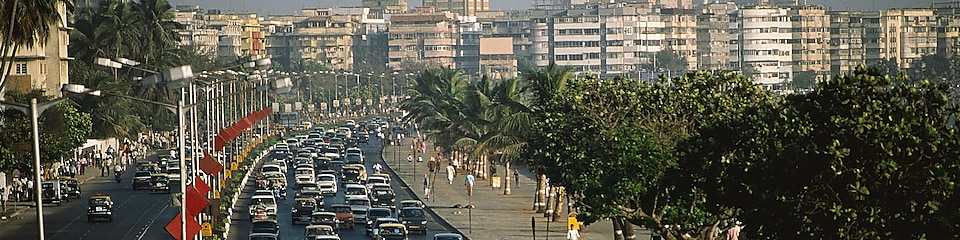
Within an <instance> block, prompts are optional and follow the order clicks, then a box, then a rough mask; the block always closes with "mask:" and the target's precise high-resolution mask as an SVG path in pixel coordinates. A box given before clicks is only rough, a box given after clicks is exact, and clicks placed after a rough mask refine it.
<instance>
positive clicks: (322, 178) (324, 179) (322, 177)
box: [320, 176, 337, 182]
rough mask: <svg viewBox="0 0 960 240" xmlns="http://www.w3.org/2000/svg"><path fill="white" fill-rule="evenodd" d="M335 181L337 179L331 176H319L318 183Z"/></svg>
mask: <svg viewBox="0 0 960 240" xmlns="http://www.w3.org/2000/svg"><path fill="white" fill-rule="evenodd" d="M336 180H337V179H336V178H334V177H333V176H320V181H329V182H332V181H336Z"/></svg>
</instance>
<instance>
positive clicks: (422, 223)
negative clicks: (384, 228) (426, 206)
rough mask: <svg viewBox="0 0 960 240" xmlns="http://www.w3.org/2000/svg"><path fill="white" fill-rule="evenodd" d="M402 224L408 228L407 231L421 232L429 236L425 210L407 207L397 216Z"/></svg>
mask: <svg viewBox="0 0 960 240" xmlns="http://www.w3.org/2000/svg"><path fill="white" fill-rule="evenodd" d="M397 215H398V217H399V218H400V222H401V223H403V225H406V226H407V231H411V232H412V231H414V230H417V231H421V232H423V234H427V214H426V212H425V211H424V210H423V208H419V207H405V208H403V209H400V212H399V213H398V214H397Z"/></svg>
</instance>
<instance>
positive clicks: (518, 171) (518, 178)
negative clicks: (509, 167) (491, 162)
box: [513, 168, 520, 189]
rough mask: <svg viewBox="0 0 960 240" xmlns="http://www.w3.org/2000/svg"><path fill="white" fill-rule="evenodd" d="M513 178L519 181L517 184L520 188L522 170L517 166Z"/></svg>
mask: <svg viewBox="0 0 960 240" xmlns="http://www.w3.org/2000/svg"><path fill="white" fill-rule="evenodd" d="M513 179H514V180H516V181H517V184H515V185H516V188H517V189H520V170H519V169H516V168H514V169H513Z"/></svg>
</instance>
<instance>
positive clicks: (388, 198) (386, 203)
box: [370, 183, 397, 208]
mask: <svg viewBox="0 0 960 240" xmlns="http://www.w3.org/2000/svg"><path fill="white" fill-rule="evenodd" d="M395 198H396V195H395V193H394V192H393V189H392V188H390V185H387V184H382V183H378V184H376V185H374V186H373V188H371V189H370V205H372V206H374V207H385V208H396V204H397V202H396V199H395Z"/></svg>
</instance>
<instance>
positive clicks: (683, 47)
mask: <svg viewBox="0 0 960 240" xmlns="http://www.w3.org/2000/svg"><path fill="white" fill-rule="evenodd" d="M660 13H661V14H662V15H661V21H663V23H664V45H665V46H666V48H667V49H668V50H669V51H673V52H675V53H677V55H679V56H680V57H681V58H683V59H684V60H686V62H687V67H688V68H693V67H696V66H699V64H698V60H699V59H697V29H698V27H697V23H698V22H697V16H698V15H699V14H700V11H699V10H698V9H681V8H664V9H661V10H660Z"/></svg>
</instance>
